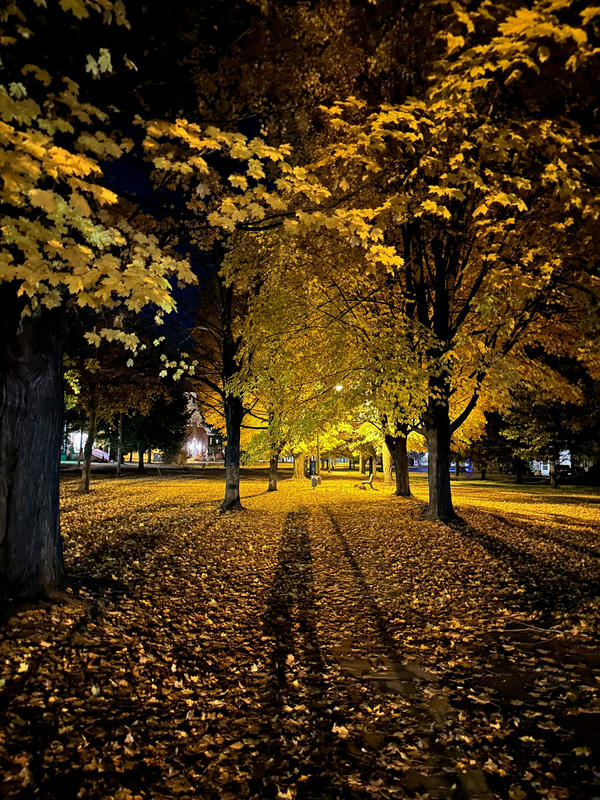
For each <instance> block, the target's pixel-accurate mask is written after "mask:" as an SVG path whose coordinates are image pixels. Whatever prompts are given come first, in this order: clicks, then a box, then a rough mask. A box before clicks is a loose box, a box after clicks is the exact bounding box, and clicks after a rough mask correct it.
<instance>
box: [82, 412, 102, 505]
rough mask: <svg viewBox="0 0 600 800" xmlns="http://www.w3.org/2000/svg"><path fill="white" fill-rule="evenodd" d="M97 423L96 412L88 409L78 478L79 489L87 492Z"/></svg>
mask: <svg viewBox="0 0 600 800" xmlns="http://www.w3.org/2000/svg"><path fill="white" fill-rule="evenodd" d="M97 424H98V412H97V410H96V409H95V408H93V409H92V410H91V411H90V417H89V422H88V430H87V440H86V443H85V447H84V449H83V467H82V468H81V478H80V480H79V491H80V492H81V494H87V493H88V492H89V491H90V473H91V471H92V450H93V447H94V440H95V438H96V426H97Z"/></svg>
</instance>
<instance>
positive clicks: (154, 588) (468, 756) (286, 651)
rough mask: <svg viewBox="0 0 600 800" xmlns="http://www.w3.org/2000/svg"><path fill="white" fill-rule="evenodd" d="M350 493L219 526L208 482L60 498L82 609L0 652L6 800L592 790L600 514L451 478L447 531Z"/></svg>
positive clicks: (25, 626)
mask: <svg viewBox="0 0 600 800" xmlns="http://www.w3.org/2000/svg"><path fill="white" fill-rule="evenodd" d="M263 480H264V479H263ZM355 482H356V480H355V479H354V480H353V479H352V477H349V476H348V474H343V473H337V474H333V475H331V476H329V477H327V478H325V480H324V482H323V485H322V487H320V488H319V489H318V490H312V489H310V488H308V486H307V484H308V482H306V483H304V482H297V481H292V480H284V481H282V482H280V490H279V491H278V492H277V493H265V492H263V491H262V489H263V484H262V482H261V481H259V480H258V479H257V478H256V473H254V477H252V474H249V479H248V480H247V481H246V482H245V483H243V485H242V495H243V498H244V499H243V502H244V504H245V506H246V507H247V509H248V510H247V511H246V512H245V513H242V514H239V513H238V514H230V515H219V513H218V505H219V501H220V494H221V489H222V487H221V483H220V481H219V480H218V477H217V475H216V473H214V474H213V476H212V477H211V475H210V474H209V475H208V476H207V477H205V478H204V479H198V478H196V477H193V476H190V477H187V476H186V477H183V476H181V475H173V476H165V477H164V478H162V479H156V478H153V477H148V478H145V479H131V478H126V479H122V480H119V481H117V480H115V479H110V478H103V479H98V480H97V481H96V482H95V483H94V491H93V492H92V493H91V494H90V495H89V496H87V497H81V496H80V495H78V494H76V492H75V483H74V482H71V481H68V480H67V481H65V482H64V483H63V515H62V528H63V535H64V538H65V556H66V561H67V566H68V589H67V594H66V595H65V596H64V598H63V602H56V603H52V604H50V603H47V604H41V605H37V606H33V605H31V606H29V607H21V608H19V609H14V610H13V613H12V615H11V616H10V617H9V618H8V619H7V621H6V623H5V625H4V628H3V636H2V639H1V640H0V656H1V658H0V662H1V663H0V768H1V771H2V775H3V784H2V786H3V796H6V797H14V798H36V797H41V798H48V799H49V800H50V799H54V798H56V800H58V798H60V799H61V800H63V798H98V799H100V798H102V799H104V798H107V799H108V798H117V800H145V798H173V797H177V798H182V799H183V800H185V798H225V800H234V798H241V797H247V798H315V799H316V798H371V797H376V798H397V797H399V798H404V797H415V798H454V797H455V798H457V799H458V798H463V799H464V798H471V799H472V800H475V798H479V800H485V798H494V797H496V798H512V799H513V800H526V798H534V797H545V798H548V799H549V800H554V799H560V798H569V797H573V798H588V797H589V798H592V797H597V796H599V795H600V771H599V770H598V763H600V758H599V756H600V701H599V689H600V681H599V671H598V668H599V667H600V655H599V652H598V647H597V645H598V639H597V633H598V620H599V613H598V610H599V609H598V606H599V595H600V590H599V583H598V580H599V578H600V558H599V555H600V553H599V550H600V548H599V544H598V523H599V522H600V505H599V504H598V495H597V494H593V493H589V492H588V493H585V492H582V491H580V490H572V489H565V490H562V491H560V492H554V493H551V492H550V491H549V490H545V491H541V490H540V489H538V488H536V487H525V488H522V489H521V488H519V487H506V486H501V485H494V484H491V485H489V486H483V485H477V484H475V483H465V484H457V485H456V489H455V497H456V504H457V507H458V509H459V512H460V515H461V520H460V522H459V523H458V524H456V525H452V526H447V525H443V524H441V523H432V522H428V521H426V520H424V519H423V516H422V500H423V498H424V496H425V492H426V488H425V486H424V484H423V483H422V481H419V480H418V479H417V480H416V481H415V482H414V487H415V494H416V498H417V499H402V498H396V497H390V496H389V492H388V491H387V490H386V491H380V492H378V493H377V494H375V493H374V494H373V495H371V496H367V497H365V495H364V494H363V493H357V492H353V491H352V488H353V486H354V484H355ZM380 488H381V489H382V488H383V487H380Z"/></svg>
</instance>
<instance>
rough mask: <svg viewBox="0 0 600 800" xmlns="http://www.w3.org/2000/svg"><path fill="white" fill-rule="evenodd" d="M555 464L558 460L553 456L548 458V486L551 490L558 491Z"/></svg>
mask: <svg viewBox="0 0 600 800" xmlns="http://www.w3.org/2000/svg"><path fill="white" fill-rule="evenodd" d="M557 462H558V459H557V458H556V457H555V456H554V455H553V456H552V457H551V458H550V486H552V488H553V489H558V488H559V484H558V470H557V469H556V464H557Z"/></svg>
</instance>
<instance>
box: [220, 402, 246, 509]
mask: <svg viewBox="0 0 600 800" xmlns="http://www.w3.org/2000/svg"><path fill="white" fill-rule="evenodd" d="M224 410H225V425H226V429H227V444H226V445H225V499H224V500H223V502H222V504H221V511H242V510H243V506H242V503H241V501H240V436H241V426H242V419H243V418H244V408H243V405H242V400H241V398H239V397H236V396H235V395H232V394H228V395H225V401H224Z"/></svg>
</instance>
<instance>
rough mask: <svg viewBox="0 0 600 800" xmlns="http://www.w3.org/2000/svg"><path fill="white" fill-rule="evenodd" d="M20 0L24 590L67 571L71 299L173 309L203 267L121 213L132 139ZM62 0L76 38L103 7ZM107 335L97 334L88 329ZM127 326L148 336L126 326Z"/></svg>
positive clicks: (8, 232)
mask: <svg viewBox="0 0 600 800" xmlns="http://www.w3.org/2000/svg"><path fill="white" fill-rule="evenodd" d="M20 6H21V4H20V3H12V4H10V5H9V6H8V7H7V8H6V9H5V10H4V12H3V15H2V23H1V25H2V38H3V85H2V86H0V120H1V125H2V131H1V140H0V173H1V176H2V177H1V182H0V196H1V200H2V212H1V214H2V223H1V224H2V231H3V237H2V244H1V245H0V305H1V306H2V309H3V311H4V312H5V313H3V315H2V318H1V322H0V325H1V333H2V335H1V337H0V341H1V345H0V348H1V353H0V360H1V365H2V366H1V372H0V396H1V398H2V402H1V405H0V576H1V578H0V583H1V585H2V591H3V593H5V594H7V595H9V596H13V597H19V596H28V595H29V596H31V595H35V594H39V593H42V592H44V591H46V590H48V589H50V588H52V587H55V586H60V585H61V583H62V580H63V561H62V548H61V541H60V534H59V509H58V463H59V453H60V442H61V438H62V402H63V398H62V394H63V392H62V352H63V347H64V342H65V336H66V329H67V325H68V318H69V312H70V310H71V309H72V308H80V307H89V308H90V309H92V310H97V309H101V308H105V307H111V306H114V305H115V304H119V303H120V304H123V305H125V306H126V307H127V308H128V309H129V310H131V311H134V312H137V311H139V310H140V309H141V308H142V307H144V306H146V305H153V306H154V307H155V308H156V310H157V311H161V310H162V311H168V310H170V309H171V308H173V306H174V303H173V300H172V297H171V294H170V291H171V285H170V280H169V279H170V277H172V276H177V277H178V278H179V279H181V280H186V279H189V278H190V277H191V275H190V273H189V270H188V268H187V265H186V264H185V263H183V262H181V260H180V259H179V260H178V259H176V258H173V257H172V256H166V255H165V254H164V253H163V252H162V251H161V249H160V247H159V246H158V242H157V240H156V239H155V238H154V237H153V236H152V235H148V234H147V233H144V232H140V231H138V230H136V229H135V228H133V227H132V226H131V225H130V224H129V223H128V221H127V220H126V219H124V218H123V217H122V216H121V214H120V206H119V203H118V199H119V198H118V197H117V195H116V194H115V193H114V192H112V191H110V190H109V189H108V188H106V186H105V185H104V184H103V175H102V167H101V165H100V162H101V161H106V160H108V159H113V158H116V157H118V156H119V155H120V154H121V153H122V152H123V151H124V150H127V149H128V148H129V147H130V145H131V143H130V142H128V141H127V140H123V139H122V137H114V136H112V135H111V132H110V129H109V128H108V123H109V118H108V115H107V112H106V111H105V110H104V109H103V108H100V107H97V106H95V105H93V104H92V103H91V102H88V100H87V99H85V97H84V94H85V93H84V91H83V89H82V88H81V87H80V85H79V84H78V83H77V82H76V81H75V80H73V79H71V78H70V77H69V76H68V75H67V74H65V72H64V71H63V69H62V67H61V66H60V58H59V57H57V58H56V59H55V61H56V64H55V67H56V68H55V69H50V70H48V69H45V68H44V67H42V66H39V65H38V64H37V63H35V62H36V60H37V56H39V57H40V58H43V57H44V52H45V47H44V39H43V31H44V30H45V28H44V21H45V18H44V17H43V14H44V13H45V12H43V11H37V12H36V13H35V14H32V15H31V18H28V16H27V15H26V14H25V13H24V11H23V9H22V8H21V7H20ZM62 6H63V7H64V8H66V9H68V10H67V11H66V12H65V13H66V14H68V15H69V24H68V25H67V24H65V26H64V28H62V29H60V30H58V31H56V30H53V33H54V35H59V36H60V35H64V36H67V37H73V36H75V35H76V33H74V31H75V32H76V27H75V26H74V25H73V24H72V23H73V21H75V17H77V19H82V18H86V17H90V16H91V15H94V14H96V13H97V12H98V10H99V8H100V7H99V5H98V4H97V3H95V2H89V1H88V0H73V1H72V2H70V3H68V4H62ZM102 9H103V15H104V20H105V21H106V22H110V21H111V20H112V19H115V20H116V22H117V23H118V24H119V25H126V24H127V22H126V19H125V17H124V12H123V4H122V3H120V2H115V3H112V2H110V1H108V0H107V2H104V3H102ZM71 13H72V14H73V15H74V16H73V17H71V16H70V14H71ZM40 14H41V15H42V17H40V16H39V15H40ZM58 16H59V17H60V12H59V13H58ZM40 19H41V20H42V22H41V24H38V23H39V22H40ZM61 19H62V18H61ZM36 25H37V27H36ZM38 28H39V30H38ZM90 30H92V29H91V28H90ZM65 41H68V38H67V39H66V40H65ZM89 46H90V49H92V48H93V46H94V40H93V37H90V40H89ZM68 50H69V48H68V47H65V53H67V52H68ZM51 52H55V53H56V52H58V51H56V50H55V49H53V50H51ZM49 66H50V65H49ZM87 69H88V73H89V74H90V75H91V76H92V78H95V77H100V76H101V75H102V74H104V73H109V72H110V71H111V69H112V65H111V58H110V53H109V52H108V51H107V50H102V49H101V50H100V51H99V52H98V50H96V51H95V53H94V52H93V53H91V54H90V55H89V58H88V61H87ZM81 71H82V72H83V65H82V69H81ZM83 74H85V73H83ZM99 83H101V81H99ZM89 88H90V87H89V86H88V87H86V91H88V90H89ZM100 335H101V331H100V330H98V331H95V332H94V331H90V332H89V333H88V339H89V340H90V341H91V342H99V341H100ZM114 336H115V337H116V338H118V339H120V341H122V342H123V344H124V345H125V346H129V347H132V348H133V347H135V345H136V341H137V340H136V337H135V336H132V335H129V334H128V333H127V332H126V331H117V332H116V333H114Z"/></svg>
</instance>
